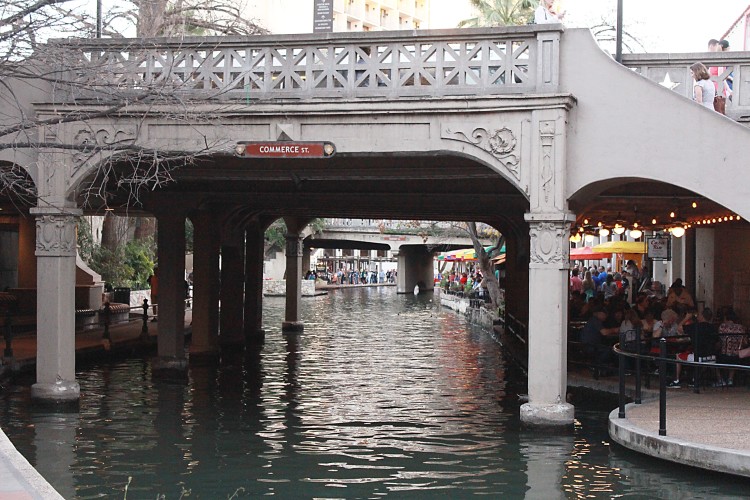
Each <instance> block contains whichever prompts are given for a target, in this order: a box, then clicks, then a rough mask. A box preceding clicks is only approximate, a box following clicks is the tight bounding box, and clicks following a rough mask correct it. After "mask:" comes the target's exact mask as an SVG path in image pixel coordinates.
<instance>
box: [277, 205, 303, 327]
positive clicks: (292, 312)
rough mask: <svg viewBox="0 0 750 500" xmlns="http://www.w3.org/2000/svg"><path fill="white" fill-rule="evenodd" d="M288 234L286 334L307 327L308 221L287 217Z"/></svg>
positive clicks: (282, 325)
mask: <svg viewBox="0 0 750 500" xmlns="http://www.w3.org/2000/svg"><path fill="white" fill-rule="evenodd" d="M284 221H285V222H286V227H287V234H286V308H285V312H284V322H283V323H282V324H281V330H282V331H285V332H301V331H302V330H304V328H305V326H304V324H303V323H302V316H301V314H302V254H303V253H304V252H303V245H302V235H301V234H300V233H301V232H302V230H303V229H304V228H305V226H306V225H307V221H306V220H301V219H297V218H293V217H285V218H284Z"/></svg>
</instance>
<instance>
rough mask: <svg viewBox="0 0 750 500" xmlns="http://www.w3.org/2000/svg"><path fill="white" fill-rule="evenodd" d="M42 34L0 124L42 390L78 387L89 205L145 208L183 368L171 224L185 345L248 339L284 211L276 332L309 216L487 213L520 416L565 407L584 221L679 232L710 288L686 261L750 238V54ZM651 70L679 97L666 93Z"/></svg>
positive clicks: (348, 37) (549, 416)
mask: <svg viewBox="0 0 750 500" xmlns="http://www.w3.org/2000/svg"><path fill="white" fill-rule="evenodd" d="M46 49H47V50H46V51H42V52H40V55H39V63H38V64H37V65H36V66H34V65H30V66H29V67H28V68H25V69H26V71H24V72H22V74H21V75H20V76H19V80H18V81H14V82H8V85H7V86H6V87H4V88H3V89H2V90H0V92H1V93H2V95H3V98H4V99H5V100H6V102H13V103H14V104H13V105H12V106H7V107H6V110H5V114H4V115H3V116H2V117H0V120H2V125H4V127H5V129H6V131H7V130H10V131H11V132H12V131H13V130H16V129H9V128H8V127H11V126H12V125H13V124H14V123H27V122H28V120H29V119H32V118H33V119H38V120H41V122H40V124H39V126H34V127H26V128H24V127H21V129H20V130H19V132H18V133H17V134H13V133H7V134H6V135H5V136H4V139H3V141H4V142H13V143H14V145H15V147H13V148H8V149H4V150H3V152H2V156H1V157H0V159H2V160H4V161H5V162H6V163H5V164H6V165H10V166H11V167H13V166H15V167H22V169H23V170H24V171H25V172H27V174H28V176H29V179H30V180H31V181H33V184H34V186H35V188H36V191H37V194H38V199H37V201H36V202H35V205H34V206H32V207H24V206H23V205H22V204H19V203H14V202H16V201H17V200H12V199H8V200H4V202H3V208H4V209H6V211H5V212H4V213H6V214H18V213H19V212H20V213H25V212H29V213H30V214H32V215H33V216H34V217H35V218H36V238H34V237H33V229H30V228H29V227H28V224H27V223H26V222H23V221H22V220H21V219H20V218H19V221H18V222H17V223H18V225H19V232H22V231H24V234H25V235H26V236H29V234H31V235H32V236H30V237H25V238H21V237H20V236H19V241H21V240H23V241H24V242H27V243H25V245H26V246H23V245H21V244H20V243H19V246H21V247H22V248H20V249H19V256H21V255H24V252H23V250H24V249H25V250H27V252H26V255H30V253H28V252H30V251H31V249H34V248H35V254H36V267H35V269H34V271H33V275H32V274H31V271H28V272H25V274H24V275H25V276H26V277H25V278H24V279H25V280H30V279H31V280H34V281H35V285H36V287H37V289H38V298H37V300H38V310H39V311H45V312H44V314H41V313H40V314H39V352H38V358H39V362H38V363H37V367H38V368H37V384H36V385H35V386H34V395H35V396H36V397H40V398H48V399H76V398H78V385H77V383H76V382H75V374H74V354H73V342H72V338H73V329H74V322H73V315H72V311H73V302H72V296H71V295H72V294H71V293H69V292H70V291H71V290H72V289H73V287H74V285H75V275H74V271H75V224H76V218H75V217H76V215H78V214H80V213H81V212H82V211H86V212H87V213H95V212H97V211H99V212H100V213H103V211H104V210H105V209H114V210H117V211H120V212H125V211H126V210H127V211H128V213H150V214H153V215H155V216H156V217H157V219H158V223H159V232H158V249H159V256H158V258H159V269H160V273H161V276H160V281H161V285H160V288H161V290H162V293H161V294H160V297H159V302H160V315H159V322H160V327H159V330H160V337H159V348H158V350H159V356H160V359H161V360H162V363H163V364H162V365H161V366H164V367H168V368H172V369H184V367H185V363H186V359H185V355H184V349H183V347H184V346H183V337H182V335H181V327H182V324H183V322H182V317H183V314H184V312H183V307H182V296H181V294H180V293H178V291H179V290H181V289H182V264H181V263H182V259H183V255H184V231H183V227H184V220H185V218H186V217H189V218H190V219H191V220H192V221H193V223H194V225H195V264H194V266H195V267H194V276H195V300H194V308H195V312H194V318H196V319H195V321H194V325H193V342H192V345H191V353H192V354H195V355H198V354H202V353H210V352H214V351H215V350H216V349H217V346H218V345H219V343H231V342H242V341H243V339H241V338H236V337H232V336H231V334H230V333H229V332H232V331H244V333H245V336H246V339H247V341H254V340H258V339H259V338H261V337H260V325H261V322H260V321H261V308H260V306H261V295H260V293H261V292H260V291H261V287H260V280H261V278H262V274H261V273H262V266H261V261H262V254H263V252H262V243H263V238H262V234H263V229H264V228H265V227H266V226H267V225H268V224H269V223H270V222H271V221H272V220H275V219H276V218H278V217H284V218H285V220H286V222H287V227H288V228H289V234H288V235H287V252H286V254H287V275H288V276H289V278H290V279H289V283H288V287H287V290H288V291H289V298H288V301H287V312H286V319H287V321H286V322H285V326H286V327H288V328H295V327H296V328H300V327H301V325H300V323H299V317H300V316H299V312H300V300H299V294H298V293H295V291H298V287H299V278H300V273H301V265H300V263H301V258H302V243H301V237H300V233H301V231H302V230H303V228H304V226H305V225H306V223H307V221H309V220H310V218H312V217H351V218H368V217H370V218H389V219H422V220H476V221H482V222H486V223H488V224H491V225H493V226H495V227H496V228H498V229H499V230H500V231H502V232H503V233H504V234H505V235H506V237H507V271H506V273H507V282H506V288H507V297H508V303H507V306H506V307H507V310H508V311H511V312H513V314H514V315H515V316H516V317H519V318H528V328H529V346H528V347H529V397H530V400H529V403H528V404H525V405H524V406H523V408H522V418H523V420H524V421H527V422H530V423H542V424H570V423H571V422H572V421H573V407H572V406H571V405H569V404H567V403H566V402H565V393H566V367H567V361H566V358H567V353H566V339H567V279H568V278H567V269H568V255H569V243H568V237H569V236H570V234H571V230H572V231H573V232H579V231H581V232H584V233H589V232H591V231H593V230H596V229H598V224H597V221H598V222H601V223H602V226H610V227H611V226H613V225H614V224H616V223H627V224H628V225H631V224H632V223H634V222H639V223H640V225H641V227H643V228H644V229H646V230H649V231H655V232H659V231H664V230H666V229H668V228H670V227H672V226H673V225H677V224H679V225H680V226H684V227H689V228H690V230H689V232H688V233H689V236H688V238H690V239H689V240H685V241H690V242H691V243H689V244H688V243H685V244H684V245H683V254H682V255H683V257H684V258H683V260H682V261H683V263H689V262H692V265H688V264H684V265H683V269H682V271H683V274H684V276H685V278H686V281H688V282H690V281H691V280H692V281H693V282H698V281H700V282H701V283H703V286H708V285H706V283H711V284H713V281H712V279H713V278H712V277H713V274H710V273H709V272H708V271H705V270H704V267H705V266H704V267H701V266H700V265H696V262H708V261H710V263H711V264H713V262H714V261H715V262H719V261H725V260H731V259H723V258H722V256H721V255H719V254H720V252H721V251H722V250H721V249H722V248H724V247H723V246H722V242H725V241H727V240H726V239H725V238H732V239H731V241H733V242H735V244H734V246H733V250H732V252H735V253H731V254H727V255H725V256H724V257H731V256H732V255H739V253H737V252H740V251H741V250H742V249H745V248H747V247H750V244H748V240H749V239H748V238H747V235H746V230H747V227H746V223H745V220H746V219H747V218H748V217H750V196H749V195H750V192H749V191H750V185H749V184H748V183H745V182H738V180H740V179H744V178H745V177H746V168H747V159H748V158H750V141H748V139H749V138H750V132H749V131H748V130H747V129H746V128H745V127H744V126H743V125H742V124H740V123H738V122H737V121H740V122H745V121H747V120H748V116H750V90H749V89H750V83H748V78H749V76H748V75H750V69H748V68H750V66H749V65H750V54H747V53H731V54H691V55H684V56H680V57H674V56H672V55H664V56H648V55H644V56H629V57H627V58H626V64H628V65H630V67H626V66H621V65H619V64H617V63H615V62H614V61H613V60H612V59H611V58H610V57H609V56H608V55H607V54H605V53H604V52H602V51H601V50H600V49H599V47H598V46H597V45H596V43H595V42H594V40H593V38H592V37H591V34H590V33H589V31H588V30H564V29H563V28H562V27H561V26H554V25H553V26H528V27H527V26H524V27H514V28H503V29H478V30H450V31H432V32H430V31H426V32H385V33H383V32H379V33H356V34H354V33H352V34H345V33H335V34H327V35H300V36H285V37H254V38H249V39H248V38H243V39H235V38H225V37H222V38H195V39H190V38H188V39H184V40H66V41H57V42H53V43H50V44H49V45H48V46H47V47H46ZM695 60H701V61H703V62H705V63H707V64H709V65H715V66H721V67H726V68H728V69H727V70H726V71H723V72H722V74H721V75H720V78H722V79H723V78H726V76H727V75H728V74H729V73H730V72H731V73H733V79H734V96H733V99H732V101H731V103H730V104H729V107H728V114H729V115H730V116H729V117H725V116H721V115H719V114H717V113H715V112H713V111H711V110H708V109H706V108H703V107H701V106H699V105H698V104H696V103H693V102H691V101H690V100H689V99H687V98H686V97H685V95H686V94H687V93H689V92H690V90H689V88H690V87H691V85H690V83H689V82H690V77H689V73H688V70H687V67H688V66H689V65H690V63H692V62H693V61H695ZM667 74H669V77H670V78H669V81H671V82H676V83H678V86H677V87H676V88H674V90H671V89H669V88H666V87H665V85H660V84H659V83H668V81H667V80H666V79H665V77H666V75H667ZM681 93H682V94H683V95H680V94H681ZM732 118H734V120H733V119H732ZM242 141H296V142H297V141H313V142H323V141H325V142H330V143H333V144H335V147H336V154H335V155H333V156H331V157H326V158H306V159H295V158H246V157H243V156H242V155H238V154H235V146H236V145H237V143H238V142H242ZM29 142H32V143H34V144H29ZM692 201H696V208H691V205H690V203H691V202H692ZM670 212H674V213H675V214H676V215H674V216H672V217H670V215H668V214H670ZM729 214H731V217H732V222H730V223H727V224H725V226H722V227H726V228H727V230H726V231H721V232H718V231H714V227H715V226H716V223H715V222H714V223H713V225H712V222H711V221H712V220H713V221H716V220H717V218H718V220H719V221H721V220H723V217H728V216H729ZM738 216H739V217H738ZM6 217H11V218H12V217H13V215H7V216H6ZM735 217H736V218H735ZM740 217H741V220H740ZM24 220H25V219H24ZM9 222H10V223H12V221H11V220H9ZM701 224H703V226H701ZM24 228H25V229H24ZM28 241H31V243H30V244H29V243H28ZM29 245H31V246H29ZM34 245H35V246H34ZM713 252H715V253H716V255H715V256H714V253H713ZM219 255H221V260H222V268H221V270H219V266H218V262H219ZM714 257H715V259H714ZM19 259H21V260H22V257H19ZM706 259H708V260H706ZM718 265H719V264H717V266H718ZM744 266H745V265H744V264H743V268H744ZM21 267H23V268H24V269H26V268H27V267H29V266H27V265H26V264H24V265H23V266H22V265H21V264H19V269H20V268H21ZM32 267H33V266H32ZM711 269H713V267H711ZM718 270H719V268H718V267H717V272H718ZM712 272H713V271H712ZM701 273H703V274H701ZM21 274H22V273H20V272H19V281H21V276H20V275H21ZM709 274H710V276H709ZM219 275H221V280H220V282H221V287H220V288H219V286H218V283H219ZM701 280H702V281H701ZM723 286H729V287H731V286H732V283H730V284H728V285H726V284H724V285H723ZM709 288H710V287H709ZM243 289H244V295H243ZM730 289H731V288H730ZM723 290H724V289H723V288H722V289H719V288H718V285H716V286H715V287H714V288H713V289H710V290H709V292H710V293H712V294H713V293H719V292H721V293H724V292H723ZM243 296H244V302H243V300H242V297H243ZM295 296H296V298H295ZM219 299H221V304H222V311H221V316H220V317H219V313H218V307H217V304H218V301H219ZM238 321H239V322H241V324H240V327H239V328H237V325H238ZM222 332H227V333H224V334H222ZM192 354H191V355H192Z"/></svg>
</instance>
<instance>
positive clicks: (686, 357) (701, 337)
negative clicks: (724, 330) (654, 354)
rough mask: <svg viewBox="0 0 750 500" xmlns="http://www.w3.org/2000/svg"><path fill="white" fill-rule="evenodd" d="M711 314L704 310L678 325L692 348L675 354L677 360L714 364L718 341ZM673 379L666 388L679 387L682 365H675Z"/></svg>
mask: <svg viewBox="0 0 750 500" xmlns="http://www.w3.org/2000/svg"><path fill="white" fill-rule="evenodd" d="M712 319H713V313H712V312H711V309H709V308H705V309H703V311H701V312H700V313H699V314H697V315H695V314H693V313H692V312H691V313H690V314H688V315H687V317H686V319H685V320H683V321H682V322H681V323H680V328H681V329H682V330H683V331H684V333H685V335H690V338H691V340H692V348H691V349H686V350H685V351H683V352H680V353H677V359H678V360H682V361H698V362H700V363H715V362H716V344H717V341H718V336H717V334H716V333H717V331H716V325H714V324H712V323H711V320H712ZM676 367H677V368H676V374H675V379H674V381H673V382H671V383H670V384H669V385H668V386H667V387H672V388H679V387H680V374H681V373H682V365H681V364H677V365H676Z"/></svg>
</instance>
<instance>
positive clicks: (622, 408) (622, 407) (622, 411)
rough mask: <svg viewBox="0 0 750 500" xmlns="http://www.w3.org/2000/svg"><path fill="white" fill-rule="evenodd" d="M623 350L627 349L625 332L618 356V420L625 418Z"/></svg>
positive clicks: (622, 334)
mask: <svg viewBox="0 0 750 500" xmlns="http://www.w3.org/2000/svg"><path fill="white" fill-rule="evenodd" d="M623 349H625V332H620V354H618V356H617V359H618V361H619V365H620V366H619V372H620V409H619V411H618V413H617V417H618V418H625V355H624V354H623V353H622V352H623Z"/></svg>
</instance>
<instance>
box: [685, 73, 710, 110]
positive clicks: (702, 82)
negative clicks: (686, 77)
mask: <svg viewBox="0 0 750 500" xmlns="http://www.w3.org/2000/svg"><path fill="white" fill-rule="evenodd" d="M690 71H692V72H693V79H695V84H693V100H694V101H695V102H697V103H698V104H700V105H701V106H705V107H707V108H708V109H714V97H716V87H714V84H713V83H712V82H711V75H710V74H709V73H708V68H706V67H705V66H704V65H703V63H699V62H697V63H693V65H692V66H690Z"/></svg>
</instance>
